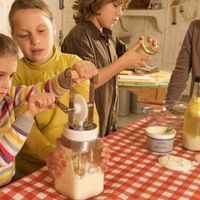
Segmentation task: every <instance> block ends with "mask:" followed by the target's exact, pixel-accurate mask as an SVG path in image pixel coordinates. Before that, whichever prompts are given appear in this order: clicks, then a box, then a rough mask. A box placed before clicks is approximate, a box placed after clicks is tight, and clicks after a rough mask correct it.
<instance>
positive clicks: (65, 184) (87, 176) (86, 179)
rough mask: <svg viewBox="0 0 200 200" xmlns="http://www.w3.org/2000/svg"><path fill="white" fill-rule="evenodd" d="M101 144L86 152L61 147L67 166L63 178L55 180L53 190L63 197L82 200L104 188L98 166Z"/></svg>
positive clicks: (102, 174) (100, 170) (101, 173)
mask: <svg viewBox="0 0 200 200" xmlns="http://www.w3.org/2000/svg"><path fill="white" fill-rule="evenodd" d="M100 148H102V144H101V143H100V142H98V141H97V146H96V148H94V149H90V150H89V151H86V152H79V151H75V150H74V149H69V148H66V147H64V146H63V149H64V151H65V153H66V159H67V160H68V165H67V168H66V170H65V171H64V172H63V176H61V177H59V178H56V179H55V188H56V190H57V191H59V192H60V193H62V194H63V195H64V196H67V197H70V198H71V199H76V200H82V199H88V198H90V197H93V196H96V195H98V194H100V193H101V192H102V191H103V188H104V171H103V169H102V167H101V166H100Z"/></svg>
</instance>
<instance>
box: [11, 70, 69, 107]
mask: <svg viewBox="0 0 200 200" xmlns="http://www.w3.org/2000/svg"><path fill="white" fill-rule="evenodd" d="M64 73H65V71H63V72H61V73H60V74H59V75H58V76H55V77H53V78H51V79H49V80H47V81H46V82H44V83H38V84H35V85H32V86H28V87H26V86H13V87H12V89H11V96H12V98H13V100H14V104H13V105H14V108H16V107H18V106H20V105H21V104H23V103H24V102H28V100H29V99H30V97H31V96H32V95H33V94H35V93H41V92H48V93H52V94H54V95H55V96H56V97H59V96H62V95H63V94H64V93H65V92H66V91H67V88H66V87H67V86H66V80H65V79H62V83H60V81H59V79H60V77H61V76H62V77H64Z"/></svg>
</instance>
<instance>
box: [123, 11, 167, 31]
mask: <svg viewBox="0 0 200 200" xmlns="http://www.w3.org/2000/svg"><path fill="white" fill-rule="evenodd" d="M163 13H164V12H163V9H156V10H148V9H146V10H136V9H135V10H134V9H132V10H124V11H123V17H153V18H154V19H155V21H156V25H157V29H158V31H159V32H163V29H164V27H163V25H164V23H163Z"/></svg>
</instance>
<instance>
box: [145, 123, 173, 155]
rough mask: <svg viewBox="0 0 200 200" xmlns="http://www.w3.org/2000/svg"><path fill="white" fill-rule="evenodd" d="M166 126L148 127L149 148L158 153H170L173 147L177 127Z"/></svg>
mask: <svg viewBox="0 0 200 200" xmlns="http://www.w3.org/2000/svg"><path fill="white" fill-rule="evenodd" d="M168 128H169V127H166V126H150V127H148V128H146V129H145V130H146V134H147V148H148V149H149V150H150V151H154V152H157V153H168V152H171V151H172V149H173V144H174V138H175V135H176V130H175V129H171V128H170V129H168Z"/></svg>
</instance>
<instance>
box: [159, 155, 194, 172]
mask: <svg viewBox="0 0 200 200" xmlns="http://www.w3.org/2000/svg"><path fill="white" fill-rule="evenodd" d="M159 164H160V165H161V166H163V167H165V168H167V169H171V170H176V171H188V170H192V169H194V165H193V163H192V162H191V161H189V160H188V159H185V158H181V157H178V156H171V155H167V156H163V157H161V158H159Z"/></svg>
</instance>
